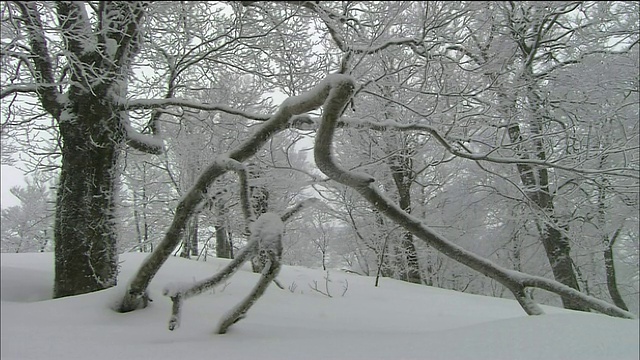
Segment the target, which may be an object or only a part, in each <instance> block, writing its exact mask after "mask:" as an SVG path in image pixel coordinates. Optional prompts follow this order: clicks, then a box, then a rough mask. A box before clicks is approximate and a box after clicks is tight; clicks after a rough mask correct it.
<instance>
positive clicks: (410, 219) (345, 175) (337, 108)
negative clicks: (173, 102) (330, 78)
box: [314, 77, 636, 319]
mask: <svg viewBox="0 0 640 360" xmlns="http://www.w3.org/2000/svg"><path fill="white" fill-rule="evenodd" d="M334 83H335V84H336V85H335V87H334V88H333V89H332V92H331V96H330V97H329V98H328V99H327V101H326V103H325V105H324V107H323V110H324V111H323V114H322V119H321V122H320V127H319V129H318V131H317V134H316V141H315V147H314V159H315V162H316V164H317V166H318V168H319V169H320V170H321V171H322V172H323V173H324V174H325V175H327V176H329V177H330V178H331V179H333V180H335V181H337V182H339V183H341V184H344V185H346V186H349V187H351V188H353V189H354V190H356V191H357V192H358V193H359V194H360V195H361V196H362V197H363V198H365V199H366V200H367V201H369V203H371V205H372V206H374V207H375V208H376V209H377V210H378V211H380V212H381V213H382V214H384V215H385V216H386V217H388V218H389V219H391V220H393V221H395V222H396V223H397V224H398V225H400V226H402V227H403V228H405V229H406V230H407V231H409V232H411V233H412V234H414V235H415V236H416V237H417V238H419V239H421V240H423V241H424V242H426V243H427V244H428V245H430V246H432V247H433V248H435V249H436V250H438V251H440V252H441V253H443V254H444V255H446V256H448V257H450V258H451V259H453V260H455V261H457V262H460V263H461V264H464V265H466V266H468V267H470V268H471V269H473V270H475V271H478V272H480V273H481V274H483V275H485V276H488V277H490V278H492V279H494V280H496V281H497V282H499V283H501V284H502V285H504V286H505V287H506V288H507V289H509V290H510V291H511V293H512V294H513V296H514V297H515V299H516V300H517V301H518V303H519V304H520V306H522V308H523V310H524V311H525V312H526V313H527V314H529V315H541V314H544V312H543V311H542V308H540V306H538V304H536V303H535V302H534V301H533V299H532V298H531V297H530V296H529V295H528V293H527V292H526V291H525V290H526V288H528V287H535V288H540V289H544V290H547V291H550V292H552V293H555V294H557V295H560V296H561V297H564V298H566V299H568V300H570V301H572V302H573V303H575V304H577V305H578V306H580V307H584V308H589V309H593V310H596V311H598V312H601V313H604V314H607V315H610V316H616V317H621V318H629V319H635V318H636V316H635V315H634V314H632V313H630V312H628V311H625V310H623V309H620V308H619V307H616V306H614V305H611V304H609V303H607V302H605V301H602V300H599V299H596V298H593V297H590V296H588V295H585V294H582V293H581V292H579V291H577V290H576V289H573V288H571V287H569V286H567V285H564V284H562V283H560V282H557V281H553V280H550V279H546V278H541V277H536V276H531V275H527V274H524V273H521V272H517V271H513V270H508V269H505V268H503V267H501V266H499V265H497V264H494V263H493V262H491V261H489V260H487V259H485V258H482V257H479V256H477V255H475V254H473V253H472V252H470V251H468V250H465V249H463V248H462V247H460V246H457V245H455V244H453V243H452V242H450V241H449V240H447V239H446V238H445V237H443V236H442V235H440V234H438V233H436V232H435V231H434V230H432V229H431V228H429V227H428V226H426V225H425V224H424V223H423V222H422V221H420V220H419V219H417V218H415V217H414V216H412V215H410V214H409V213H407V212H406V211H404V210H402V209H401V208H400V207H399V206H397V205H396V204H395V203H393V202H392V201H391V200H390V199H389V198H388V197H386V196H384V195H383V194H381V193H380V192H379V191H378V189H377V187H376V186H375V185H374V184H373V183H374V182H375V179H374V178H373V177H371V176H369V175H368V174H363V173H357V172H352V171H347V170H345V169H343V168H342V167H340V166H339V165H338V164H337V163H336V162H335V159H334V157H333V150H332V146H333V137H334V135H335V128H336V125H337V123H338V119H339V118H340V116H341V114H342V112H343V110H344V107H345V106H346V104H347V103H348V101H349V99H350V98H351V96H352V95H353V92H354V88H355V84H354V83H353V80H352V79H351V78H350V77H339V78H336V80H335V81H334Z"/></svg>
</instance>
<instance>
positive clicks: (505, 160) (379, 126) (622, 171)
mask: <svg viewBox="0 0 640 360" xmlns="http://www.w3.org/2000/svg"><path fill="white" fill-rule="evenodd" d="M336 126H352V127H358V128H368V129H371V130H377V131H385V130H398V131H422V132H425V133H428V134H429V135H431V136H433V138H434V139H436V141H437V142H439V143H440V144H441V145H442V146H444V148H445V149H446V150H447V151H448V152H449V153H451V154H452V155H455V156H458V157H461V158H464V159H469V160H473V161H487V162H493V163H501V164H526V165H535V166H542V167H547V168H554V169H559V170H565V171H569V172H574V173H580V174H589V175H595V174H607V175H611V176H618V177H626V178H631V179H635V180H637V179H640V171H638V170H636V169H632V168H627V167H619V168H609V169H585V168H579V167H577V166H567V165H562V164H558V163H556V162H550V161H547V160H539V159H521V158H514V157H496V156H491V155H489V154H490V153H491V152H493V151H491V152H489V153H486V154H474V153H471V152H470V151H468V152H465V151H461V150H459V149H458V146H455V145H454V144H452V143H451V142H449V141H447V140H446V139H445V137H444V136H442V135H441V134H440V132H438V130H436V129H435V128H433V127H432V126H429V125H423V124H401V123H398V122H395V121H392V120H387V121H381V122H376V121H370V120H359V119H345V120H343V121H340V122H338V124H337V125H336ZM630 172H631V173H630Z"/></svg>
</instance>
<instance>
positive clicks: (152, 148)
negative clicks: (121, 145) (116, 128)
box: [123, 124, 164, 155]
mask: <svg viewBox="0 0 640 360" xmlns="http://www.w3.org/2000/svg"><path fill="white" fill-rule="evenodd" d="M123 126H124V129H125V131H126V134H127V144H128V145H129V146H131V147H133V148H134V149H136V150H140V151H142V152H145V153H149V154H154V155H159V154H162V152H163V150H164V142H163V141H162V138H161V137H160V136H159V135H152V136H150V135H144V134H141V133H139V132H138V131H137V130H135V129H134V128H133V127H131V125H127V124H123Z"/></svg>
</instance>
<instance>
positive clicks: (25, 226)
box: [1, 173, 54, 252]
mask: <svg viewBox="0 0 640 360" xmlns="http://www.w3.org/2000/svg"><path fill="white" fill-rule="evenodd" d="M50 186H51V183H50V182H47V181H44V179H43V178H42V176H41V175H38V174H37V173H36V174H34V175H33V176H31V177H28V178H27V179H26V186H14V187H12V188H11V190H10V191H11V194H13V196H15V197H16V198H17V199H18V200H19V201H20V205H16V206H11V207H9V208H6V209H2V226H1V228H2V229H1V233H2V252H44V251H50V249H51V248H52V246H53V244H52V243H51V239H52V233H53V215H54V204H53V202H54V197H53V196H52V193H51V191H50Z"/></svg>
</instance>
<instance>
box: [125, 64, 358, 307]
mask: <svg viewBox="0 0 640 360" xmlns="http://www.w3.org/2000/svg"><path fill="white" fill-rule="evenodd" d="M353 84H354V80H353V78H351V77H349V76H345V75H338V74H334V75H329V76H327V77H326V78H325V79H324V80H322V81H321V82H320V83H318V84H317V85H316V86H315V87H314V88H312V89H311V90H310V91H309V92H307V93H305V94H301V95H298V96H294V97H290V98H288V99H286V100H285V101H284V102H283V103H282V104H281V105H280V107H279V108H278V110H277V111H276V113H275V114H274V115H272V116H271V117H270V118H269V119H268V120H267V121H265V122H264V123H263V124H262V125H261V126H260V127H259V128H258V129H257V131H256V132H254V133H253V134H252V135H250V136H249V137H248V138H247V139H245V140H244V141H242V142H241V143H240V145H238V146H237V147H236V148H234V149H232V150H231V151H230V152H228V153H227V154H225V155H224V156H225V157H228V158H229V159H232V160H234V161H237V162H240V163H241V162H243V161H245V160H247V159H249V158H250V157H252V156H254V155H255V154H256V152H257V151H258V150H260V149H261V148H262V146H263V145H264V144H265V143H266V142H267V141H268V140H269V139H270V138H271V137H272V136H273V135H275V134H276V133H278V132H280V131H282V130H284V129H286V128H287V127H288V126H289V124H290V122H291V120H292V119H294V118H295V117H296V116H297V115H301V114H304V113H307V112H309V111H312V110H315V109H317V108H319V107H320V106H323V104H324V107H325V111H330V112H333V111H335V109H334V108H333V107H334V106H335V104H334V102H335V101H332V100H330V99H335V97H336V95H341V94H342V95H345V94H344V91H342V90H336V89H341V88H345V87H347V88H351V89H353ZM346 95H348V96H347V100H348V98H349V96H350V95H349V94H346ZM138 104H139V105H142V104H143V103H142V104H141V103H140V102H138ZM129 105H130V104H129ZM147 105H150V104H149V103H147ZM155 105H156V106H166V105H167V100H159V101H158V102H157V103H156V104H155ZM152 107H153V106H152ZM219 108H220V107H218V109H219ZM227 171H228V165H225V164H220V161H219V160H214V161H213V162H212V163H211V164H210V165H209V166H207V167H206V168H205V169H204V171H203V172H202V173H201V174H200V176H199V177H198V178H197V179H196V182H195V184H194V186H192V187H191V189H189V191H188V192H187V193H185V194H184V196H183V197H182V199H181V200H180V202H179V203H178V205H177V207H176V211H175V213H174V217H173V221H172V222H171V225H170V226H169V228H168V230H167V232H166V233H165V236H164V238H163V239H162V241H161V242H160V243H159V244H158V246H156V248H155V249H154V251H153V252H152V253H151V254H150V255H149V257H147V259H145V261H144V262H143V263H142V265H141V266H140V268H139V269H138V271H137V273H136V274H135V276H134V277H133V278H132V280H131V282H130V283H129V284H128V286H127V291H126V294H125V296H124V298H123V300H122V303H121V304H120V307H119V311H120V312H128V311H133V310H136V309H139V308H143V307H145V306H146V302H145V301H144V300H145V298H146V291H147V287H148V286H149V284H150V283H151V280H152V279H153V277H154V276H155V275H156V273H157V272H158V270H159V269H160V267H161V266H162V265H163V264H164V263H165V261H166V260H167V259H168V258H169V256H170V255H171V253H172V251H173V249H175V248H176V246H177V245H178V244H179V243H180V240H181V238H182V235H183V233H184V230H185V228H186V224H187V222H188V221H189V219H190V218H191V217H192V216H193V215H194V214H195V213H196V212H197V211H198V208H199V206H200V204H201V203H202V202H203V201H204V200H205V194H206V192H207V188H208V187H209V185H211V184H212V183H213V182H214V181H215V180H216V179H217V178H219V177H220V176H222V175H224V174H225V173H226V172H227Z"/></svg>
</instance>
